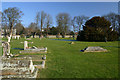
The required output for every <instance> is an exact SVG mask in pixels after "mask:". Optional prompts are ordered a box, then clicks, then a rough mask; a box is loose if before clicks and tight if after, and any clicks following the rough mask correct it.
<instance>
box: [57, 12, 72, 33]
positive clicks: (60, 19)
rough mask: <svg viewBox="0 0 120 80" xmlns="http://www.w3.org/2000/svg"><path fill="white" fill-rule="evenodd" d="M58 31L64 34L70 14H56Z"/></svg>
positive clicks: (68, 23) (68, 24) (68, 25)
mask: <svg viewBox="0 0 120 80" xmlns="http://www.w3.org/2000/svg"><path fill="white" fill-rule="evenodd" d="M56 19H57V24H58V29H59V33H62V35H66V33H67V32H68V31H69V27H70V16H69V14H67V13H60V14H58V15H57V16H56Z"/></svg>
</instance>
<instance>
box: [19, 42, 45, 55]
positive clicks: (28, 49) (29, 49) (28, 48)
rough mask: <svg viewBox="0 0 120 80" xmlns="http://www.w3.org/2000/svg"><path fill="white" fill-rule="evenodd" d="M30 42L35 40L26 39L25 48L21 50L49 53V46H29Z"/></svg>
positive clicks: (24, 51)
mask: <svg viewBox="0 0 120 80" xmlns="http://www.w3.org/2000/svg"><path fill="white" fill-rule="evenodd" d="M28 43H33V42H27V41H24V50H23V51H20V53H47V47H45V48H37V47H35V46H33V47H28Z"/></svg>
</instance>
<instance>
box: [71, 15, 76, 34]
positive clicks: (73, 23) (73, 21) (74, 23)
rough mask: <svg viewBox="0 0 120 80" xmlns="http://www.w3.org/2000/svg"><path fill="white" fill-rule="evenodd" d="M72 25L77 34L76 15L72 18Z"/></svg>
mask: <svg viewBox="0 0 120 80" xmlns="http://www.w3.org/2000/svg"><path fill="white" fill-rule="evenodd" d="M71 25H72V27H73V32H74V34H75V32H76V31H77V26H76V22H75V17H74V18H73V19H72V20H71Z"/></svg>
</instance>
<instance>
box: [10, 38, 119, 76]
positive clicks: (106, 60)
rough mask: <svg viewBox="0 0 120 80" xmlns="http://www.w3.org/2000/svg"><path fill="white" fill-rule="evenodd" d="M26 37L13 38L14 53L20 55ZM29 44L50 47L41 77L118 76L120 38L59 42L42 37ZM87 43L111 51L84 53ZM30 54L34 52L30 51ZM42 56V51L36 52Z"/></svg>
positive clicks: (40, 72)
mask: <svg viewBox="0 0 120 80" xmlns="http://www.w3.org/2000/svg"><path fill="white" fill-rule="evenodd" d="M24 40H25V39H20V40H12V41H11V42H10V44H11V53H13V54H19V51H20V50H19V49H13V48H20V49H23V46H24V45H23V43H20V42H23V41H24ZM29 42H34V43H33V44H29V46H36V47H48V54H47V61H46V68H45V69H39V74H38V77H39V78H117V77H118V49H119V48H120V46H119V45H118V41H114V42H107V43H105V42H81V41H75V44H73V45H72V44H69V43H70V42H71V41H59V40H51V39H42V40H40V39H39V38H36V39H32V40H29ZM87 46H101V47H103V48H105V49H107V50H108V52H96V53H95V52H92V53H84V52H80V50H82V49H84V48H85V47H87ZM27 55H30V54H27ZM34 55H38V56H39V54H34Z"/></svg>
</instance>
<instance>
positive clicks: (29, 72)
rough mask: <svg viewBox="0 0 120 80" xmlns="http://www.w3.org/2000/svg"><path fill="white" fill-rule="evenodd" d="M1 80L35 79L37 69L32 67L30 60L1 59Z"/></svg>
mask: <svg viewBox="0 0 120 80" xmlns="http://www.w3.org/2000/svg"><path fill="white" fill-rule="evenodd" d="M2 65H3V66H2V69H1V70H0V71H2V73H0V76H3V78H36V77H37V72H38V69H37V68H35V67H34V65H33V62H32V59H31V58H14V59H6V58H2Z"/></svg>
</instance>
